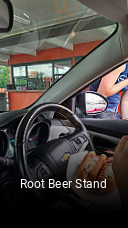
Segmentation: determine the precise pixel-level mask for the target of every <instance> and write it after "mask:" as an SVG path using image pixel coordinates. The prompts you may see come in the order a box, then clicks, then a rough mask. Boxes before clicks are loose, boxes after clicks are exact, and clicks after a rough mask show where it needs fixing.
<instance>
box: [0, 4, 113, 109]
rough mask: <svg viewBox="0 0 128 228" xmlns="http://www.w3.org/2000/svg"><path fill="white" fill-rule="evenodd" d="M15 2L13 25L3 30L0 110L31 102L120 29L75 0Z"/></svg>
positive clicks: (18, 106) (0, 60)
mask: <svg viewBox="0 0 128 228" xmlns="http://www.w3.org/2000/svg"><path fill="white" fill-rule="evenodd" d="M12 4H13V8H14V26H13V29H12V30H11V31H10V32H8V33H6V34H5V33H3V34H2V33H1V34H0V111H9V110H16V109H22V108H25V107H27V106H29V105H31V104H32V103H33V102H35V101H36V100H37V99H38V98H39V97H40V96H42V95H43V94H44V93H45V92H46V91H47V89H49V87H50V86H51V85H53V84H54V83H55V82H56V81H57V80H58V79H60V78H61V77H63V75H64V74H65V73H66V72H67V71H69V70H70V69H71V67H72V66H74V65H75V64H76V63H77V62H78V61H79V60H80V59H81V58H83V56H85V55H87V54H88V53H89V52H90V51H92V50H93V49H94V48H95V47H97V46H98V45H99V44H100V43H101V42H103V41H104V40H105V39H106V38H108V37H109V36H110V35H111V34H112V33H113V31H114V30H115V28H116V24H115V22H112V21H110V20H108V19H106V18H104V17H103V16H101V15H99V14H97V13H96V12H94V11H92V10H91V9H89V8H87V7H86V6H85V5H83V4H82V3H80V2H79V1H77V0H70V1H69V0H53V1H51V0H36V1H35V0H27V1H24V0H22V1H20V0H12ZM92 64H93V63H92Z"/></svg>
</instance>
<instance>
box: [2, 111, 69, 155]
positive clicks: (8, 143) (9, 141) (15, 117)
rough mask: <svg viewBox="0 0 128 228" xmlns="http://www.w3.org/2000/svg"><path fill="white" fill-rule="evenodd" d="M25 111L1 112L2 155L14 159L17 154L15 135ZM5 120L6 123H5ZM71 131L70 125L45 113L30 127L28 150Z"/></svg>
mask: <svg viewBox="0 0 128 228" xmlns="http://www.w3.org/2000/svg"><path fill="white" fill-rule="evenodd" d="M25 113H26V110H25V112H24V113H23V110H18V111H12V112H8V113H4V114H5V115H3V113H2V114H0V120H1V117H2V118H3V120H2V121H0V156H3V157H7V158H11V159H13V158H14V156H15V153H14V150H15V136H16V131H17V128H18V125H19V123H20V121H21V119H22V118H23V116H24V114H25ZM4 117H5V119H4ZM4 121H5V123H6V124H4ZM68 132H69V129H68V127H66V126H64V125H63V124H62V123H61V122H60V121H59V120H57V119H56V120H53V119H52V120H51V121H50V120H49V119H46V118H45V117H44V116H43V114H40V116H38V117H37V118H36V119H35V120H34V122H33V124H32V126H31V127H30V129H29V131H28V135H27V152H28V153H29V152H31V151H32V149H35V148H37V147H40V146H41V145H42V144H45V143H46V142H47V141H48V140H51V139H54V138H56V137H59V136H60V135H61V134H67V133H68Z"/></svg>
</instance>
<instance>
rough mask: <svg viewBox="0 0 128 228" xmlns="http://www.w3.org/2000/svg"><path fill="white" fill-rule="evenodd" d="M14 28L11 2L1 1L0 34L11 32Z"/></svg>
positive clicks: (7, 0)
mask: <svg viewBox="0 0 128 228" xmlns="http://www.w3.org/2000/svg"><path fill="white" fill-rule="evenodd" d="M12 26H13V8H12V4H11V2H10V1H9V0H0V32H1V33H2V32H9V31H10V30H11V28H12Z"/></svg>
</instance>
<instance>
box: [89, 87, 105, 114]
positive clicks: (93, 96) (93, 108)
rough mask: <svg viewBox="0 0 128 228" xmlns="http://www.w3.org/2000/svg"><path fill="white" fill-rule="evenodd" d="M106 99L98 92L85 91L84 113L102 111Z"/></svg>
mask: <svg viewBox="0 0 128 228" xmlns="http://www.w3.org/2000/svg"><path fill="white" fill-rule="evenodd" d="M107 106H108V101H107V99H106V98H105V97H104V96H102V95H101V94H99V93H96V92H91V91H87V92H86V114H87V115H94V114H99V113H102V112H104V111H105V110H106V109H107Z"/></svg>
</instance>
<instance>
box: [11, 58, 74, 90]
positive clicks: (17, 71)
mask: <svg viewBox="0 0 128 228" xmlns="http://www.w3.org/2000/svg"><path fill="white" fill-rule="evenodd" d="M71 67H72V58H69V59H61V60H53V61H52V60H51V61H48V62H41V63H30V64H29V63H28V64H25V65H16V66H13V71H12V72H13V83H14V85H13V88H15V89H16V90H46V89H48V88H49V87H50V86H51V85H52V83H54V82H55V81H56V80H58V79H59V78H61V77H62V76H63V75H64V74H65V73H66V72H67V71H68V70H69V69H70V68H71Z"/></svg>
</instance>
